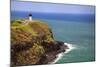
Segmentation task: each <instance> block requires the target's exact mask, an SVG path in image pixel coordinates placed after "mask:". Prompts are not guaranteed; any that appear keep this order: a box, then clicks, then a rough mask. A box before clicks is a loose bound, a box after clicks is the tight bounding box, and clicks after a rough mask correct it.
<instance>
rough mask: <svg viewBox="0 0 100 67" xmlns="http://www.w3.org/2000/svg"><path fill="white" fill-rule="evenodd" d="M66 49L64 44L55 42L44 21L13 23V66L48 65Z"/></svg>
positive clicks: (16, 21) (19, 21)
mask: <svg viewBox="0 0 100 67" xmlns="http://www.w3.org/2000/svg"><path fill="white" fill-rule="evenodd" d="M66 48H67V46H65V45H64V43H63V42H60V41H55V40H54V37H53V33H52V31H51V29H50V28H49V26H48V25H47V24H46V23H44V22H42V21H38V20H33V21H29V20H14V21H11V65H12V66H13V65H32V64H48V63H50V62H52V61H53V60H54V59H55V58H56V55H57V54H58V53H61V52H64V51H65V49H66ZM43 61H44V62H43Z"/></svg>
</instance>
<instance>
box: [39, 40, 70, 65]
mask: <svg viewBox="0 0 100 67" xmlns="http://www.w3.org/2000/svg"><path fill="white" fill-rule="evenodd" d="M56 46H58V47H57V48H56V49H55V51H54V50H52V51H50V52H47V53H45V54H44V55H43V56H42V57H41V59H40V61H39V62H38V63H37V64H38V65H41V64H50V63H52V62H53V61H54V60H55V59H56V58H57V55H58V54H59V53H62V52H65V50H66V49H69V48H68V46H66V45H64V42H61V41H57V44H56Z"/></svg>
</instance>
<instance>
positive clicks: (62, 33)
mask: <svg viewBox="0 0 100 67" xmlns="http://www.w3.org/2000/svg"><path fill="white" fill-rule="evenodd" d="M32 15H33V19H37V20H41V21H44V22H45V23H47V24H48V25H49V27H50V28H51V29H52V32H53V35H54V38H55V40H57V41H63V42H66V43H69V44H71V45H72V46H73V47H74V49H72V50H71V51H70V52H68V53H65V54H63V56H62V57H61V58H60V59H59V60H58V61H57V62H56V64H62V63H73V62H89V61H95V18H94V15H86V14H85V15H77V14H76V15H72V14H44V13H43V14H42V13H32ZM27 18H28V13H27V12H14V11H13V12H11V20H15V19H27Z"/></svg>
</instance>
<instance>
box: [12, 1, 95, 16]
mask: <svg viewBox="0 0 100 67" xmlns="http://www.w3.org/2000/svg"><path fill="white" fill-rule="evenodd" d="M11 11H26V12H27V11H28V12H40V13H66V14H95V6H90V5H72V4H53V3H37V2H21V1H20V2H18V1H12V2H11Z"/></svg>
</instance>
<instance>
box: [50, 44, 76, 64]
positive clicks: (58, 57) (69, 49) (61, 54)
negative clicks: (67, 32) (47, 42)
mask: <svg viewBox="0 0 100 67" xmlns="http://www.w3.org/2000/svg"><path fill="white" fill-rule="evenodd" d="M64 45H66V46H68V48H67V49H66V50H65V52H62V53H59V54H58V55H57V58H56V59H55V60H54V61H53V62H52V63H51V64H54V63H56V62H57V61H58V60H60V59H61V58H62V57H63V56H64V54H66V53H69V52H70V51H71V50H72V49H75V47H73V45H72V44H69V43H64Z"/></svg>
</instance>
